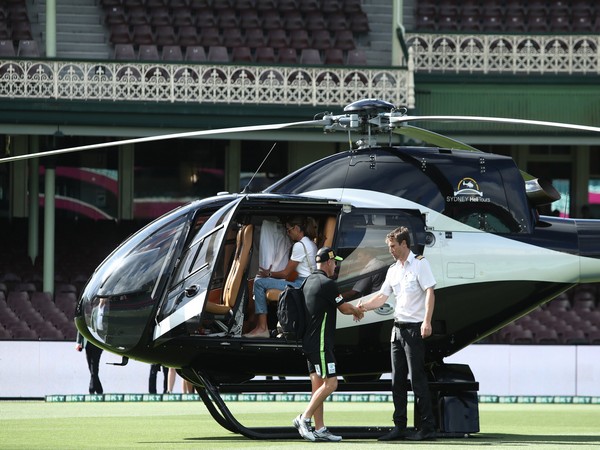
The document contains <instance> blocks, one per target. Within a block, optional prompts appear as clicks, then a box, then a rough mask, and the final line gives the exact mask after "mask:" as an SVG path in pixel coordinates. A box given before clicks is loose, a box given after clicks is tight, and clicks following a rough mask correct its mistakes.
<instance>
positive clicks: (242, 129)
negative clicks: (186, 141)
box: [0, 120, 329, 164]
mask: <svg viewBox="0 0 600 450" xmlns="http://www.w3.org/2000/svg"><path fill="white" fill-rule="evenodd" d="M327 124H329V121H328V120H306V121H302V122H288V123H277V124H270V125H252V126H247V127H232V128H218V129H215V130H197V131H186V132H182V133H172V134H161V135H156V136H146V137H141V138H132V139H124V140H121V141H111V142H102V143H99V144H89V145H80V146H78V147H69V148H61V149H57V150H48V151H45V152H40V153H28V154H26V155H18V156H10V157H8V158H0V164H2V163H8V162H13V161H23V160H27V159H33V158H41V157H45V156H55V155H62V154H64V153H74V152H82V151H87V150H96V149H99V148H107V147H116V146H118V145H128V144H139V143H142V142H153V141H163V140H167V139H180V138H190V137H196V136H212V135H217V134H227V133H243V132H249V131H267V130H281V129H283V128H309V127H323V126H325V125H327Z"/></svg>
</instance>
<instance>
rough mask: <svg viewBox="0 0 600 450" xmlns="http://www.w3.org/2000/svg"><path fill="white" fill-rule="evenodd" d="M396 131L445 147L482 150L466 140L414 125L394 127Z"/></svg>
mask: <svg viewBox="0 0 600 450" xmlns="http://www.w3.org/2000/svg"><path fill="white" fill-rule="evenodd" d="M393 131H394V133H397V134H402V135H404V136H407V137H410V138H413V139H418V140H420V141H423V142H425V143H427V144H432V145H436V146H438V147H443V148H453V149H457V150H471V151H474V152H480V151H481V150H478V149H476V148H475V147H471V146H470V145H468V144H465V143H464V142H461V141H457V140H456V139H452V138H449V137H448V136H444V135H441V134H438V133H434V132H433V131H429V130H425V129H423V128H419V127H414V126H412V125H403V126H402V127H401V128H394V129H393Z"/></svg>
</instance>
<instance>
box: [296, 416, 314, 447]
mask: <svg viewBox="0 0 600 450" xmlns="http://www.w3.org/2000/svg"><path fill="white" fill-rule="evenodd" d="M292 423H293V424H294V427H296V429H297V430H298V433H300V436H302V437H303V438H304V439H306V440H307V441H311V442H315V440H316V439H315V434H314V433H313V431H312V425H311V423H310V419H303V418H302V414H298V417H296V418H295V419H294V421H293V422H292Z"/></svg>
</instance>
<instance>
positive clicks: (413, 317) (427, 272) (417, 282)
mask: <svg viewBox="0 0 600 450" xmlns="http://www.w3.org/2000/svg"><path fill="white" fill-rule="evenodd" d="M430 287H435V278H434V277H433V273H432V272H431V266H430V265H429V262H428V261H427V260H426V259H425V258H422V259H417V257H416V255H415V254H414V253H413V252H412V251H411V252H410V254H409V255H408V258H407V260H406V261H405V263H404V267H403V266H402V264H401V263H400V261H396V263H395V264H392V266H391V267H390V268H389V269H388V271H387V274H386V276H385V281H384V282H383V285H382V286H381V290H380V291H379V292H381V293H382V294H385V295H387V296H390V295H391V294H392V292H393V293H394V294H395V296H396V309H395V311H394V320H395V321H396V322H410V323H415V322H422V321H423V320H424V319H425V299H426V295H425V291H426V290H427V289H428V288H430Z"/></svg>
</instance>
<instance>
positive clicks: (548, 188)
mask: <svg viewBox="0 0 600 450" xmlns="http://www.w3.org/2000/svg"><path fill="white" fill-rule="evenodd" d="M525 193H526V195H527V198H528V199H529V201H530V202H531V204H532V205H533V206H542V205H549V204H550V203H552V202H555V201H556V200H560V192H558V191H557V190H556V189H555V187H554V186H552V183H551V182H550V181H548V180H544V179H541V178H535V179H533V180H527V181H525Z"/></svg>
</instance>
